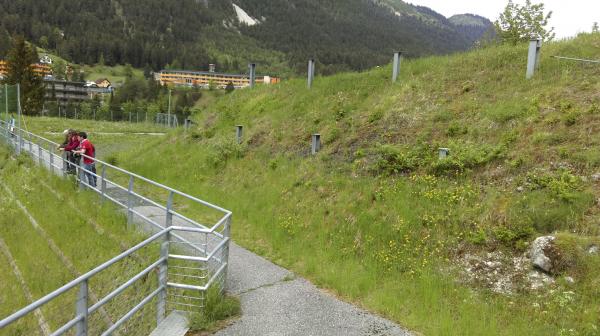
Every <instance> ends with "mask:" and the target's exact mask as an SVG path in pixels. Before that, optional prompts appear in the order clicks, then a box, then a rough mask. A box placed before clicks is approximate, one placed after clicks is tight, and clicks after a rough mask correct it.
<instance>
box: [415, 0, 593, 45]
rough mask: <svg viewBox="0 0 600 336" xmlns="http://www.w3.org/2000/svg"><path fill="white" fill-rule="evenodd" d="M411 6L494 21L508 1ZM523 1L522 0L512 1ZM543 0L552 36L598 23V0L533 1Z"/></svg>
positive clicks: (448, 0)
mask: <svg viewBox="0 0 600 336" xmlns="http://www.w3.org/2000/svg"><path fill="white" fill-rule="evenodd" d="M406 2H409V3H412V4H414V5H420V6H427V7H430V8H431V9H433V10H435V11H436V12H438V13H441V14H443V15H444V16H446V17H450V16H452V15H454V14H464V13H472V14H477V15H481V16H484V17H486V18H488V19H490V20H492V21H496V19H497V18H498V16H499V15H500V13H501V12H502V11H503V10H504V7H506V4H507V3H508V0H406ZM514 2H515V3H518V4H523V3H525V0H514ZM532 2H533V3H539V2H543V3H544V4H545V5H546V7H545V8H546V11H548V10H551V11H553V12H554V13H553V14H552V20H551V22H550V26H551V27H555V31H556V37H558V38H562V37H569V36H574V35H576V34H577V33H578V32H582V31H584V32H589V31H591V30H592V24H593V23H594V22H600V0H533V1H532Z"/></svg>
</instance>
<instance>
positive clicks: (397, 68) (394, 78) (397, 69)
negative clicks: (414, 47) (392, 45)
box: [392, 51, 402, 83]
mask: <svg viewBox="0 0 600 336" xmlns="http://www.w3.org/2000/svg"><path fill="white" fill-rule="evenodd" d="M401 62H402V51H396V52H394V66H393V70H392V82H394V83H395V82H396V81H397V80H398V74H399V73H400V63H401Z"/></svg>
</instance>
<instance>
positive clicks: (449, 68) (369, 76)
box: [120, 34, 600, 335]
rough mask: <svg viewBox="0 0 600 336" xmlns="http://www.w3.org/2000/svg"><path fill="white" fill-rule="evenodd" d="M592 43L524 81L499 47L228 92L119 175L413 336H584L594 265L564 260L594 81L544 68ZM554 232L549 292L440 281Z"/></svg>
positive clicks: (587, 50)
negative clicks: (215, 211)
mask: <svg viewBox="0 0 600 336" xmlns="http://www.w3.org/2000/svg"><path fill="white" fill-rule="evenodd" d="M599 47H600V35H597V34H596V35H583V36H581V37H579V38H578V39H576V40H573V41H566V42H558V43H552V44H547V45H545V46H544V49H543V55H542V63H541V64H542V66H541V68H540V70H539V72H538V74H537V75H536V77H535V78H534V79H533V80H530V81H526V80H525V79H524V72H525V71H524V70H525V63H526V54H527V52H526V46H518V47H509V46H505V47H497V48H490V49H485V50H477V51H473V52H471V53H468V54H460V55H455V56H450V57H432V58H425V59H420V60H411V61H407V62H404V63H403V66H402V76H401V79H400V82H399V83H398V84H396V85H392V84H391V83H390V80H389V77H390V76H389V73H390V68H389V67H387V68H382V69H377V70H373V71H369V72H366V73H361V74H356V73H350V74H341V75H337V76H333V77H327V78H318V79H317V81H316V84H315V86H314V88H313V89H312V90H307V89H306V88H305V83H304V81H302V80H292V81H289V82H286V83H284V84H282V85H278V86H275V87H259V88H256V89H254V90H243V91H236V92H235V93H233V94H232V95H229V96H224V97H222V98H220V99H219V100H218V101H217V102H216V103H215V104H214V105H213V106H212V107H209V108H208V109H207V111H205V112H203V114H202V115H198V116H196V118H197V121H198V122H199V124H200V126H199V127H198V129H196V130H194V131H193V132H189V133H188V134H186V135H184V134H182V135H180V136H177V137H174V138H172V139H171V140H170V141H167V142H165V141H164V140H163V141H160V142H159V140H155V141H152V142H149V143H147V144H146V145H145V146H141V147H139V148H136V149H134V150H132V151H131V152H130V153H127V154H126V153H123V154H121V155H120V161H122V162H123V163H124V164H126V165H127V166H128V168H131V169H133V170H134V171H136V172H140V173H142V174H144V175H147V176H149V177H153V178H155V179H158V180H159V181H161V182H164V183H166V184H168V185H171V186H174V187H177V188H180V189H182V190H184V191H186V192H189V193H191V194H194V195H199V196H201V197H203V198H205V199H207V200H209V201H212V202H215V203H217V204H220V205H222V206H224V207H227V208H229V209H231V210H233V211H234V213H235V221H234V223H235V224H234V226H233V228H234V229H233V233H234V236H235V238H236V239H237V241H238V242H241V243H242V244H243V245H245V246H247V247H249V248H251V249H253V250H255V251H257V252H259V253H262V254H264V255H266V256H268V257H270V258H271V259H273V260H274V261H276V262H278V263H280V264H282V265H284V266H286V267H289V268H291V269H293V270H294V271H296V272H298V273H300V274H302V275H304V276H307V277H308V278H310V279H311V280H313V281H314V282H316V283H317V284H318V285H319V286H323V287H326V288H328V289H330V290H332V291H334V292H335V293H337V294H338V295H340V296H342V297H344V298H346V299H349V300H352V301H355V302H359V303H361V304H362V305H364V306H365V307H367V308H369V309H371V310H374V311H377V312H380V313H382V314H384V315H386V316H388V317H390V318H392V319H394V320H396V321H398V322H400V323H402V324H403V325H405V326H407V327H410V328H413V329H415V330H418V331H421V332H424V333H425V334H440V335H444V334H457V333H460V334H464V335H481V334H485V335H488V334H495V335H515V334H529V335H548V334H558V333H562V332H567V331H569V330H571V329H572V330H574V331H573V333H574V334H582V335H585V334H594V333H596V332H597V330H598V329H597V328H598V326H600V321H599V316H600V307H599V305H598V299H599V298H600V291H599V288H600V286H599V283H598V280H597V279H598V278H599V277H598V273H599V272H598V264H599V261H598V258H597V257H590V256H586V255H583V254H582V253H580V251H581V250H582V249H584V248H586V247H587V246H589V244H590V243H591V242H593V241H595V242H597V241H598V238H597V235H598V233H599V230H598V229H599V228H598V225H597V223H598V220H599V219H600V218H599V216H598V211H597V207H596V206H595V204H594V199H596V198H597V197H598V196H600V192H599V191H598V188H597V186H596V184H595V182H593V181H592V179H589V178H586V177H589V176H590V175H591V174H593V173H595V172H597V169H598V168H600V151H599V150H598V149H597V148H598V145H599V144H600V136H598V135H597V132H596V130H597V129H598V128H599V127H600V108H599V105H600V96H598V92H599V90H600V84H599V82H598V80H597V78H598V76H599V75H600V68H598V67H594V66H586V65H580V64H574V63H568V62H560V61H558V60H555V59H551V58H550V56H551V55H569V56H578V57H582V58H600V52H599V51H598V50H600V48H599ZM236 124H243V125H245V139H246V141H245V142H244V144H242V145H240V146H238V145H236V144H234V143H233V141H232V139H233V136H234V130H233V126H234V125H236ZM314 132H320V133H321V134H322V136H323V142H324V148H323V151H322V152H321V153H319V155H317V156H316V157H311V156H310V155H309V154H308V151H309V138H310V134H311V133H314ZM438 147H448V148H450V149H451V151H452V152H451V153H452V154H451V157H450V159H448V160H445V161H439V160H438V159H437V156H436V155H437V154H436V151H437V148H438ZM519 187H522V189H521V188H519ZM554 231H559V232H562V235H561V236H560V237H561V238H560V241H561V246H562V248H563V252H564V255H565V259H568V261H569V262H568V263H567V266H565V267H564V268H563V269H561V270H560V272H559V273H560V274H559V277H558V279H559V281H558V282H557V284H555V285H553V286H552V287H551V291H546V290H542V291H539V292H533V293H529V292H519V294H518V295H513V296H508V297H506V296H502V295H496V294H492V293H490V292H488V291H487V290H485V289H478V288H477V287H472V286H468V285H464V284H460V283H458V282H457V281H456V280H455V279H456V277H457V275H456V273H455V272H456V269H455V268H454V267H453V265H454V264H456V261H457V260H458V259H459V258H460V256H461V255H462V254H463V253H465V252H471V253H477V252H486V251H494V250H500V251H504V252H505V253H508V254H511V253H514V254H515V255H516V254H519V253H521V252H522V251H524V250H525V249H526V247H527V242H529V241H531V240H532V239H533V238H535V237H536V236H537V235H540V234H545V233H549V232H554ZM562 275H571V276H573V277H575V279H576V283H575V285H568V284H566V283H565V282H564V281H562V280H561V276H562ZM571 292H573V293H574V294H570V293H571ZM557 317H559V318H557Z"/></svg>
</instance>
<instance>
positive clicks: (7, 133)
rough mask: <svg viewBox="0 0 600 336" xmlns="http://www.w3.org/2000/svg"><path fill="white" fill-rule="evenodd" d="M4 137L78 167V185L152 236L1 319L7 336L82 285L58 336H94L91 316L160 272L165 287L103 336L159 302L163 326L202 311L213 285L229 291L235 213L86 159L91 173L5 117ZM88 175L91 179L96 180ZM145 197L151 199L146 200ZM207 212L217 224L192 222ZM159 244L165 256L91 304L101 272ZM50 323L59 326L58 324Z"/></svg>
mask: <svg viewBox="0 0 600 336" xmlns="http://www.w3.org/2000/svg"><path fill="white" fill-rule="evenodd" d="M0 139H3V140H4V141H5V142H6V143H7V144H8V145H10V146H11V147H12V148H14V150H15V151H16V152H17V153H27V154H29V155H30V156H31V157H32V158H33V159H34V160H35V161H36V162H37V163H38V164H39V165H40V166H43V167H46V168H48V169H49V170H50V171H52V172H53V173H55V174H60V175H64V176H68V171H69V168H70V166H71V167H73V168H75V171H76V174H75V180H76V181H77V183H78V184H79V185H80V186H81V188H82V189H88V190H90V191H93V192H96V193H98V194H99V195H100V198H101V200H110V201H112V202H113V203H114V204H116V205H117V206H119V207H121V208H123V209H124V210H125V211H126V213H127V222H128V225H132V224H134V223H135V224H139V225H140V226H142V228H144V229H145V230H146V231H150V232H151V234H152V235H151V237H150V238H148V239H147V240H145V241H144V242H142V243H140V244H138V245H136V246H134V247H132V248H130V249H129V250H127V251H125V252H123V253H122V254H120V255H118V256H116V257H114V258H112V259H111V260H109V261H107V262H105V263H104V264H102V265H100V266H98V267H96V268H95V269H93V270H91V271H90V272H88V273H86V274H84V275H82V276H80V277H78V278H77V279H75V280H73V281H71V282H69V283H68V284H66V285H64V286H63V287H61V288H59V289H57V290H55V291H53V292H52V293H50V294H48V295H46V296H44V297H43V298H41V299H39V300H37V301H35V302H33V303H31V304H30V305H28V306H27V307H25V308H23V309H21V310H19V311H17V312H15V313H14V314H12V315H10V316H8V317H6V318H4V319H2V320H0V331H1V329H3V328H7V327H9V326H10V325H11V324H12V323H14V322H16V321H18V320H19V319H21V318H23V317H25V316H27V315H28V314H31V313H32V312H33V311H35V310H37V309H40V308H41V307H42V306H44V305H46V304H48V303H49V302H52V301H53V300H55V299H56V298H58V297H60V296H61V295H63V294H65V293H66V292H68V291H69V290H71V289H73V288H76V287H78V288H79V291H78V294H77V300H76V304H75V307H73V310H72V312H73V313H74V317H73V318H72V319H69V320H68V321H67V322H65V323H59V325H56V327H57V329H56V330H55V331H54V332H53V333H52V334H51V335H63V334H72V332H73V331H75V334H76V335H88V315H90V314H92V313H94V312H96V311H97V310H98V309H100V308H101V307H103V306H104V305H105V304H107V303H108V302H109V301H111V300H113V299H114V298H115V297H117V296H118V295H119V294H121V293H122V292H123V291H125V290H126V289H127V288H129V287H130V286H132V285H133V284H134V283H136V282H139V281H140V279H145V278H147V276H148V274H150V273H151V272H152V271H153V270H156V269H157V270H158V282H157V283H158V286H157V287H156V288H155V289H154V290H153V291H152V293H150V294H149V295H148V296H146V297H144V298H143V299H142V300H141V301H139V302H132V304H135V306H134V307H133V308H131V309H130V310H129V311H128V312H127V313H125V314H124V315H122V316H119V317H118V320H117V321H116V322H115V323H112V324H111V325H109V326H108V327H107V328H106V330H103V331H102V333H101V334H102V335H110V334H112V333H113V332H114V331H116V330H118V328H119V327H120V326H121V325H123V323H125V322H126V321H128V320H129V319H130V318H131V317H132V316H133V315H134V314H136V313H137V312H138V311H139V310H140V309H142V308H143V307H144V306H145V305H146V304H147V303H149V302H150V301H152V300H153V299H155V298H156V299H157V300H156V301H157V304H156V314H157V315H156V316H157V323H160V322H161V321H162V319H164V317H165V316H166V313H167V312H168V311H169V310H187V311H194V312H200V313H201V311H202V308H203V306H204V298H205V295H206V291H208V290H209V289H210V288H213V287H214V288H215V290H218V291H220V292H222V291H223V289H224V287H225V279H226V274H227V266H228V256H229V242H230V238H229V235H230V225H231V215H232V214H231V212H230V211H228V210H226V209H223V208H221V207H218V206H216V205H213V204H211V203H208V202H206V201H203V200H200V199H198V198H196V197H193V196H190V195H188V194H185V193H183V192H181V191H178V190H175V189H173V188H170V187H167V186H165V185H162V184H160V183H158V182H155V181H153V180H151V179H148V178H145V177H143V176H140V175H137V174H135V173H132V172H130V171H127V170H125V169H122V168H119V167H117V166H115V165H112V164H109V163H107V162H104V161H101V160H98V159H95V158H91V157H87V156H86V155H82V156H83V157H85V158H88V159H90V160H94V162H95V165H96V167H97V168H99V169H98V170H99V172H98V171H90V170H86V169H85V168H84V167H82V166H80V165H78V164H76V165H73V162H72V161H69V160H67V158H66V157H63V156H62V155H57V154H56V148H57V147H58V146H59V145H58V144H57V143H55V142H53V141H50V140H48V139H46V138H43V137H41V136H39V135H36V134H34V133H31V132H28V131H26V130H23V129H20V128H17V127H14V128H12V129H10V128H9V124H8V123H6V122H4V121H2V120H0ZM85 175H88V178H86V177H85ZM90 176H92V177H93V178H92V180H93V179H96V180H97V181H98V183H97V186H94V185H93V184H94V183H91V181H90V179H89V177H90ZM124 182H127V186H124V185H121V184H123V183H124ZM120 183H121V184H120ZM136 187H137V188H136ZM148 189H152V191H154V192H152V191H149V190H148ZM144 193H146V195H143V194H144ZM157 196H166V201H165V202H164V203H162V202H159V201H156V197H157ZM175 198H177V200H178V201H179V202H178V204H181V205H180V207H181V208H182V210H181V211H177V210H176V206H175ZM163 204H164V205H163ZM193 206H196V207H201V209H196V210H200V211H199V212H198V211H197V212H193V211H191V215H183V214H182V212H183V211H184V210H186V209H187V208H189V207H193ZM202 210H206V211H202ZM207 211H208V212H209V213H208V214H206V215H204V217H203V219H204V220H210V221H212V222H213V224H212V225H207V224H201V223H200V222H199V221H196V220H193V219H191V218H190V217H191V216H196V215H198V213H203V212H207ZM159 240H160V241H161V243H160V257H159V258H158V259H157V260H155V261H154V262H153V263H151V264H150V265H148V266H147V268H145V269H144V270H143V271H142V272H140V273H138V274H136V275H135V276H133V277H131V278H129V279H128V280H127V281H125V283H123V284H121V285H120V286H119V287H117V288H116V289H114V290H113V291H112V292H110V293H109V294H108V295H106V296H104V297H103V298H101V299H99V300H97V302H95V303H93V304H90V299H89V297H88V295H89V289H88V287H89V286H88V284H89V280H90V279H91V278H93V277H94V275H96V274H98V273H100V272H102V271H104V270H105V269H108V268H109V267H110V266H111V265H114V264H115V263H117V262H119V261H120V260H122V259H124V258H126V257H129V256H131V255H132V254H133V253H135V252H136V251H138V250H140V249H142V248H144V247H146V246H151V243H153V242H156V241H159ZM167 261H170V262H167ZM186 272H187V273H186ZM190 273H193V274H190ZM67 309H68V308H67ZM48 322H49V323H50V324H52V323H53V321H48ZM54 322H55V324H56V323H57V322H56V321H54Z"/></svg>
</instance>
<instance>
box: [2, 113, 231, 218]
mask: <svg viewBox="0 0 600 336" xmlns="http://www.w3.org/2000/svg"><path fill="white" fill-rule="evenodd" d="M0 122H2V123H5V122H4V121H1V120H0ZM15 129H16V130H19V131H21V132H24V133H26V134H28V135H30V136H33V137H35V138H38V139H40V140H43V141H45V142H47V143H49V144H52V145H55V146H58V145H59V144H58V143H56V142H54V141H52V140H49V139H46V138H44V137H42V136H40V135H37V134H35V133H32V132H29V131H27V130H24V129H22V128H18V127H15ZM81 156H82V157H85V158H88V159H90V160H94V161H95V162H99V163H101V164H102V165H105V166H107V167H110V168H112V169H114V170H116V171H119V172H121V173H124V174H127V175H130V176H133V177H135V178H137V179H140V180H142V181H144V182H147V183H150V184H152V185H154V186H156V187H159V188H162V189H165V190H167V191H171V192H173V193H175V194H177V195H179V196H183V197H185V198H188V199H190V200H192V201H195V202H197V203H200V204H202V205H205V206H207V207H209V208H212V209H214V210H218V211H221V212H223V213H225V214H231V211H229V210H227V209H224V208H222V207H219V206H217V205H214V204H212V203H209V202H206V201H203V200H201V199H199V198H196V197H194V196H192V195H188V194H186V193H184V192H182V191H179V190H177V189H173V188H171V187H168V186H166V185H164V184H161V183H158V182H156V181H153V180H151V179H149V178H146V177H144V176H141V175H138V174H136V173H133V172H130V171H128V170H125V169H123V168H120V167H117V166H113V165H111V164H110V163H107V162H104V161H102V160H99V159H97V158H93V157H91V156H87V155H85V154H81Z"/></svg>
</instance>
